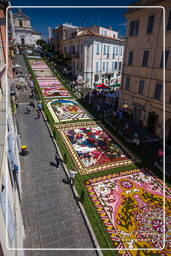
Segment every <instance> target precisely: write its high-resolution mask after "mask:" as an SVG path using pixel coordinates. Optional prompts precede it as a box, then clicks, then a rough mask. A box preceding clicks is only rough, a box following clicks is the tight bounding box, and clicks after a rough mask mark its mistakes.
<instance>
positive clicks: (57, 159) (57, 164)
mask: <svg viewBox="0 0 171 256" xmlns="http://www.w3.org/2000/svg"><path fill="white" fill-rule="evenodd" d="M55 160H56V168H58V167H59V157H58V154H56V155H55Z"/></svg>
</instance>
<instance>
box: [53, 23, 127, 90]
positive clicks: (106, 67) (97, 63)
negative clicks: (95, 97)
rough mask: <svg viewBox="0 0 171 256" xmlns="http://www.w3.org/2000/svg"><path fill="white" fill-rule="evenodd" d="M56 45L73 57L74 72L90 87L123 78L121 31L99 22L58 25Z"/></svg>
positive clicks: (58, 48)
mask: <svg viewBox="0 0 171 256" xmlns="http://www.w3.org/2000/svg"><path fill="white" fill-rule="evenodd" d="M56 34H58V35H60V36H59V37H56V41H55V47H54V48H55V49H56V50H57V51H59V52H60V53H61V54H64V55H65V56H66V57H69V58H70V61H71V68H72V75H73V77H74V78H75V79H77V80H78V78H79V80H82V81H84V82H85V83H86V85H87V86H88V87H91V88H93V87H94V85H95V84H98V83H101V82H102V83H106V84H113V83H116V82H119V81H120V79H121V69H122V60H123V52H124V40H123V39H119V38H118V32H116V31H113V30H112V29H107V28H103V27H99V26H92V27H89V28H78V27H76V26H75V27H74V26H73V27H72V28H71V29H70V28H68V27H67V26H65V28H64V27H59V28H57V29H56Z"/></svg>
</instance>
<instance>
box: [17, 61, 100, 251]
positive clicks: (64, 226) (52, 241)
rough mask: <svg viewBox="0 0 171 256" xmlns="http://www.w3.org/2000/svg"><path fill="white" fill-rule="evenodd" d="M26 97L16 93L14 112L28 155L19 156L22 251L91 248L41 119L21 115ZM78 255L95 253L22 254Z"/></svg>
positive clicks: (78, 211)
mask: <svg viewBox="0 0 171 256" xmlns="http://www.w3.org/2000/svg"><path fill="white" fill-rule="evenodd" d="M19 59H21V58H19ZM21 61H22V60H21ZM27 96H28V91H25V92H20V93H18V102H19V107H18V109H17V121H18V127H19V133H20V135H21V142H22V144H26V145H27V146H28V149H29V154H28V155H26V156H21V168H22V171H21V179H22V193H21V196H22V213H23V218H24V224H25V229H26V241H25V247H26V248H93V244H92V241H91V239H90V235H89V233H88V230H87V227H86V225H85V223H84V220H83V217H82V215H81V213H80V209H79V208H78V205H77V203H76V201H75V199H74V198H73V193H72V190H71V187H70V185H67V184H64V183H63V182H62V179H63V178H66V175H65V173H64V170H63V167H62V166H61V165H60V166H59V168H58V169H57V168H56V167H55V166H53V163H55V153H56V149H55V146H54V144H53V142H52V140H51V138H50V134H49V131H48V129H47V126H46V124H45V123H44V121H43V118H42V117H41V119H40V120H38V119H35V117H36V111H35V110H33V111H31V113H30V114H24V112H25V105H26V103H27V102H29V97H27ZM80 254H81V255H83V256H96V255H97V254H96V252H95V251H64V250H63V251H26V256H32V255H34V256H48V255H53V256H56V255H60V256H63V255H64V256H65V255H66V256H69V255H71V256H77V255H80Z"/></svg>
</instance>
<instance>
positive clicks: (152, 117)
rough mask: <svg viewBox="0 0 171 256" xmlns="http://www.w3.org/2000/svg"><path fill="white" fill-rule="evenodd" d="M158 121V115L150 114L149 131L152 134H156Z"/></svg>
mask: <svg viewBox="0 0 171 256" xmlns="http://www.w3.org/2000/svg"><path fill="white" fill-rule="evenodd" d="M157 121H158V116H157V115H156V113H155V112H150V113H149V118H148V129H149V131H150V132H152V133H155V132H156V128H157Z"/></svg>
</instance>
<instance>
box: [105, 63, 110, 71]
mask: <svg viewBox="0 0 171 256" xmlns="http://www.w3.org/2000/svg"><path fill="white" fill-rule="evenodd" d="M108 69H109V62H106V71H107V72H108Z"/></svg>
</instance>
